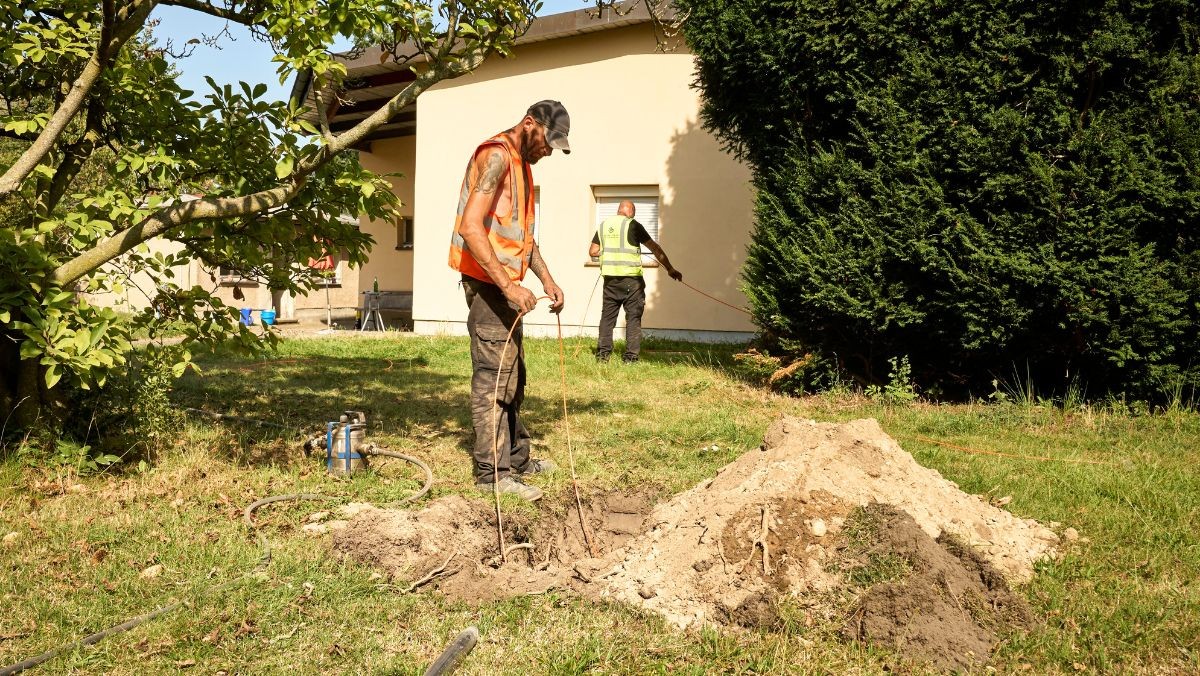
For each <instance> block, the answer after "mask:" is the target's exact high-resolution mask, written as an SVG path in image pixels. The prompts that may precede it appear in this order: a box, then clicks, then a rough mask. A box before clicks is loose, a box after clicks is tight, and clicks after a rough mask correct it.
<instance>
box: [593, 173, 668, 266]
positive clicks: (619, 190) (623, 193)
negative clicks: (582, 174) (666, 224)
mask: <svg viewBox="0 0 1200 676" xmlns="http://www.w3.org/2000/svg"><path fill="white" fill-rule="evenodd" d="M647 198H653V199H654V200H655V202H656V205H655V210H654V227H653V228H651V227H649V226H648V225H647V224H646V223H645V222H644V221H642V220H641V219H639V218H638V217H637V214H634V216H633V219H634V220H635V221H637V222H639V223H641V224H642V227H645V228H646V231H647V233H648V234H649V235H650V238H651V239H653V240H654V241H656V242H657V241H658V239H659V237H660V236H661V234H662V190H661V188H660V186H659V185H658V184H657V183H644V184H624V185H607V184H606V185H593V186H592V217H591V223H592V225H591V232H590V233H589V234H591V235H595V234H596V230H597V229H598V228H599V227H600V208H599V207H600V204H601V202H602V201H617V202H619V201H620V200H623V199H633V200H645V199H647ZM591 241H592V238H591V237H588V242H589V243H590V242H591ZM640 248H641V253H642V267H643V268H657V267H660V266H661V264H660V263H659V262H658V259H656V258H655V257H654V254H653V253H650V250H649V249H647V248H646V246H645V245H644V244H643V245H642V246H641V247H640ZM585 265H586V266H587V267H599V266H600V258H599V257H598V256H597V257H596V258H590V257H589V259H588V261H587V262H586V263H585Z"/></svg>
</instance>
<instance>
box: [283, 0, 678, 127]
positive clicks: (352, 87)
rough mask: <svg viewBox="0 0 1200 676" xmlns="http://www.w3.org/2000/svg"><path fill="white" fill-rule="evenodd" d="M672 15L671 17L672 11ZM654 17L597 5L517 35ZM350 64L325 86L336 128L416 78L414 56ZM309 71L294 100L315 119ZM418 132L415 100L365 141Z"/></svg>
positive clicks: (543, 37)
mask: <svg viewBox="0 0 1200 676" xmlns="http://www.w3.org/2000/svg"><path fill="white" fill-rule="evenodd" d="M668 19H669V17H668ZM652 20H653V17H652V16H651V14H650V10H649V9H647V7H646V3H638V4H637V5H635V6H634V7H633V9H631V10H630V11H628V12H626V13H624V14H621V13H618V12H616V11H614V10H612V9H605V10H602V11H599V12H598V11H597V10H596V9H595V8H586V9H580V10H576V11H573V12H563V13H561V14H550V15H547V16H540V17H537V18H536V19H534V21H533V23H532V25H530V27H529V30H527V31H526V32H525V34H524V35H522V36H521V37H520V38H518V39H517V41H516V46H517V47H518V48H519V47H521V46H523V45H530V44H535V43H539V42H548V41H551V40H560V39H564V38H570V37H574V36H577V35H585V34H587V33H596V32H600V31H606V30H613V29H616V28H622V27H625V26H632V25H636V24H643V23H650V22H651V21H652ZM339 61H341V62H342V63H343V64H345V66H346V71H347V73H346V79H345V82H344V84H343V87H342V89H341V90H340V91H338V92H336V96H335V95H334V94H335V92H333V91H332V90H326V92H325V93H326V95H325V96H323V97H322V98H324V99H325V100H326V101H328V102H329V103H327V104H326V117H327V118H328V120H329V128H330V131H331V132H333V133H334V134H338V133H340V132H343V131H346V130H347V129H350V128H351V127H353V126H354V125H356V124H358V123H359V122H361V121H362V120H364V119H366V118H367V117H368V116H370V115H371V114H372V113H374V112H375V111H377V110H379V108H380V107H381V106H382V105H383V104H384V103H386V102H387V101H389V100H390V99H391V98H392V97H393V96H395V95H396V94H399V93H400V92H401V91H403V90H404V88H405V87H407V86H408V83H410V82H412V81H413V80H414V79H416V76H415V75H414V74H413V72H412V70H411V68H412V66H413V65H414V63H415V61H409V62H406V63H396V62H394V61H390V60H389V61H385V62H383V63H381V62H380V60H379V57H378V56H375V55H372V54H371V53H369V52H368V53H365V54H359V55H357V56H353V57H352V56H346V57H345V58H339ZM311 80H312V78H311V74H310V73H307V72H306V73H301V74H300V75H299V76H297V78H296V81H295V82H294V83H293V85H292V94H291V96H292V100H303V101H304V103H305V105H306V106H307V107H308V109H309V112H307V113H306V114H305V115H304V118H305V119H307V120H308V121H310V122H313V123H315V122H316V120H317V113H316V110H317V97H316V93H315V91H313V87H312V81H311ZM416 132H417V107H416V105H415V104H411V105H409V106H407V107H405V108H403V109H401V110H400V112H399V113H397V114H396V115H395V116H394V117H392V119H391V120H390V121H389V122H388V123H387V124H385V125H383V126H382V127H380V128H379V129H377V130H375V131H374V132H373V133H371V134H370V135H369V136H367V137H366V138H365V139H364V143H369V142H371V141H377V140H381V139H387V138H396V137H400V136H411V135H414V134H416Z"/></svg>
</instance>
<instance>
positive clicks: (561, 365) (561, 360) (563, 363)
mask: <svg viewBox="0 0 1200 676" xmlns="http://www.w3.org/2000/svg"><path fill="white" fill-rule="evenodd" d="M554 317H555V318H556V319H557V320H558V371H559V374H560V375H561V376H562V393H563V428H564V429H565V430H566V434H567V459H568V461H569V463H570V465H571V488H572V489H573V490H574V491H575V510H576V511H577V512H578V513H579V530H580V532H582V533H583V542H584V544H586V545H587V549H588V555H589V556H591V557H592V558H596V552H595V551H594V550H593V549H592V540H591V538H589V537H588V533H587V526H586V525H584V523H583V501H582V500H581V499H580V497H579V478H578V477H577V476H576V475H575V450H574V448H573V447H572V446H571V420H570V418H568V417H567V348H566V345H565V344H564V343H563V335H562V315H561V314H555V315H554Z"/></svg>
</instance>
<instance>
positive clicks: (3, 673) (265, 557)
mask: <svg viewBox="0 0 1200 676" xmlns="http://www.w3.org/2000/svg"><path fill="white" fill-rule="evenodd" d="M270 560H271V552H270V550H269V549H268V550H264V552H263V554H262V557H261V558H259V561H258V565H256V566H255V567H254V569H253V570H248V571H246V572H245V573H242V574H241V575H239V576H237V577H235V578H233V579H232V580H228V581H226V582H222V583H221V584H218V585H214V586H212V587H209V588H208V589H204V590H202V591H201V592H200V593H199V594H197V597H201V596H204V595H206V594H211V593H214V592H222V591H225V590H226V589H230V588H232V587H234V586H236V585H237V584H239V583H241V582H243V581H244V580H246V578H248V577H250V576H251V575H253V574H254V573H256V572H258V571H260V570H262V569H263V568H265V567H266V565H267V564H268V563H269V562H270ZM185 603H187V602H186V601H173V602H171V603H168V604H167V605H165V606H162V607H160V608H157V609H155V610H152V611H150V612H148V613H145V614H143V615H138V616H137V617H133V618H130V619H128V620H126V621H124V622H122V623H121V624H118V625H114V626H112V627H109V628H108V629H104V630H101V631H98V632H96V633H94V634H92V635H90V636H87V637H84V638H81V639H79V640H78V641H74V642H72V643H68V644H66V645H61V646H59V647H57V648H52V649H50V650H47V651H46V652H44V653H42V654H41V655H38V656H37V657H31V658H29V659H27V660H25V661H24V662H19V663H17V664H11V665H9V666H7V667H4V668H3V669H0V676H11V675H12V674H17V673H20V672H22V671H25V670H26V669H32V668H34V667H36V666H38V665H39V664H42V663H43V662H47V661H49V660H51V659H53V658H54V657H57V656H58V655H61V654H62V653H64V652H67V651H70V650H74V649H76V648H82V647H84V646H89V645H94V644H96V643H99V642H100V641H103V640H104V639H106V638H108V637H109V636H112V635H114V634H120V633H123V632H126V631H129V630H130V629H133V628H134V627H136V626H138V625H140V624H143V623H146V622H149V621H150V620H153V619H154V618H156V617H158V616H160V615H166V614H167V613H169V612H171V611H172V610H175V609H176V608H178V607H180V606H182V605H184V604H185Z"/></svg>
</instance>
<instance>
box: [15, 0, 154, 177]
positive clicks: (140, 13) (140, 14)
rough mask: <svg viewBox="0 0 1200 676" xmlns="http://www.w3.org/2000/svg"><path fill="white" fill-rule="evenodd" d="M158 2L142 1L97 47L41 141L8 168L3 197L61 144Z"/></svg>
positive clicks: (134, 5) (131, 9)
mask: <svg viewBox="0 0 1200 676" xmlns="http://www.w3.org/2000/svg"><path fill="white" fill-rule="evenodd" d="M156 1H157V0H141V2H137V3H135V4H133V5H131V6H130V11H129V12H128V14H127V17H126V18H125V19H124V20H122V21H121V22H120V23H118V24H117V25H116V26H115V27H114V30H113V36H112V39H111V40H110V41H108V42H104V41H101V42H100V44H98V45H97V46H96V51H95V52H94V53H93V54H92V57H91V58H90V59H88V62H87V65H86V66H84V68H83V72H82V73H80V75H79V77H78V78H77V79H76V80H75V82H74V83H73V84H72V85H71V90H70V92H68V93H67V96H66V98H64V99H63V102H62V105H60V106H59V107H58V109H57V110H55V111H54V115H53V116H51V117H50V120H49V122H47V123H46V127H45V128H44V129H42V133H40V134H38V137H37V140H35V141H34V142H33V144H32V145H30V146H29V148H27V149H26V150H25V152H24V153H22V154H21V157H19V158H18V159H17V161H16V162H14V163H13V165H12V166H11V167H9V168H8V171H5V172H4V175H3V176H0V197H3V196H5V195H8V194H11V193H13V192H16V191H17V190H18V189H19V188H20V187H21V183H22V182H23V181H24V180H25V178H26V177H28V176H29V174H30V172H32V171H33V170H34V168H35V167H37V165H38V164H40V163H41V161H42V160H43V159H44V158H45V157H46V155H47V154H48V153H49V152H50V151H51V150H52V149H53V148H54V146H55V144H56V143H58V137H59V136H61V135H62V133H63V130H64V129H66V128H67V123H69V122H70V121H71V118H73V117H75V113H77V112H78V111H79V108H80V107H81V106H83V103H84V101H85V100H86V99H87V97H88V94H89V93H90V92H91V89H92V86H93V85H94V84H96V81H97V80H99V79H100V75H101V73H103V72H104V69H105V68H106V67H107V64H108V60H109V57H110V55H113V54H116V53H117V51H119V50H120V49H121V47H122V46H123V45H124V44H125V43H126V42H128V41H129V39H130V38H132V37H133V36H134V35H135V34H137V32H138V31H139V30H141V28H142V26H143V25H144V24H145V23H146V17H148V16H150V10H152V9H154V5H155V3H156Z"/></svg>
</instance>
